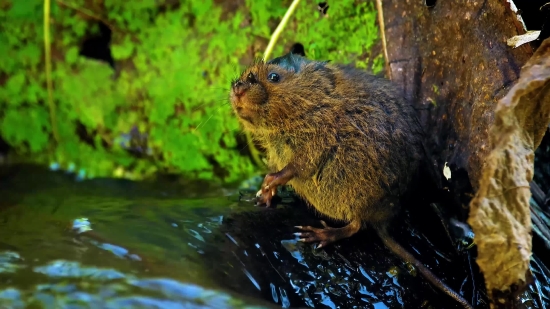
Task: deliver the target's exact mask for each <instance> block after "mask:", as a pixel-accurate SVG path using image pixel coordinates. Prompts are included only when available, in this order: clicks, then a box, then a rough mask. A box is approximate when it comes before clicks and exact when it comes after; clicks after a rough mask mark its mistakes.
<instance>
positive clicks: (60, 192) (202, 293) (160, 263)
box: [0, 167, 550, 309]
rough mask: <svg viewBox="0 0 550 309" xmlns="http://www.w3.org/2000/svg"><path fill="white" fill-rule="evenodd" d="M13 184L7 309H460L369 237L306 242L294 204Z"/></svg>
mask: <svg viewBox="0 0 550 309" xmlns="http://www.w3.org/2000/svg"><path fill="white" fill-rule="evenodd" d="M3 176H4V177H3V178H2V180H0V197H1V199H0V308H281V307H282V308H299V307H301V308H307V307H315V308H377V309H378V308H421V307H425V308H459V307H458V306H456V304H455V303H454V302H453V301H452V300H450V299H448V298H447V296H445V295H444V294H442V293H440V292H439V291H436V290H434V289H433V288H432V287H431V286H430V285H429V284H428V283H426V282H425V280H423V279H422V277H420V276H419V275H416V276H415V271H414V270H413V269H410V267H408V265H406V264H404V263H403V262H402V261H400V260H399V259H398V258H396V257H394V256H393V255H392V254H391V253H390V252H389V251H388V250H387V249H385V248H384V247H383V245H382V244H381V242H380V241H379V240H378V239H376V238H375V237H373V234H372V233H369V232H368V231H362V232H360V233H359V234H358V235H357V236H356V237H353V238H352V239H348V240H343V241H341V242H340V243H339V244H336V245H334V246H331V247H328V248H326V249H325V250H314V248H313V246H312V245H308V244H303V243H300V242H297V241H296V239H295V238H294V236H293V233H294V232H295V231H294V230H293V229H292V227H293V226H295V225H306V224H308V225H319V223H318V221H317V218H315V217H314V216H313V215H312V214H311V213H309V212H307V211H305V210H304V208H303V207H300V206H299V205H286V204H292V203H293V202H295V201H294V200H293V199H292V197H291V196H287V197H286V198H285V200H283V207H278V208H277V209H276V210H265V209H261V208H258V207H254V206H253V205H252V203H251V202H250V201H249V199H247V198H242V197H243V196H241V195H240V194H239V191H238V190H236V189H226V188H221V187H216V186H211V185H208V184H204V183H181V184H174V183H165V182H163V183H161V182H158V183H136V182H130V181H124V180H111V179H96V180H85V181H75V176H74V175H67V174H65V173H63V172H49V171H45V170H41V169H37V168H32V167H18V168H14V169H10V170H9V171H8V172H6V173H4V174H3ZM244 197H250V196H249V195H245V196H244ZM285 205H286V206H285ZM413 221H414V218H412V217H411V218H410V217H407V218H405V219H404V221H403V224H401V225H399V227H398V228H396V230H395V234H396V235H395V236H396V238H397V239H398V241H400V242H401V243H402V244H403V245H405V246H406V248H408V249H409V250H411V252H412V253H413V254H414V255H415V256H417V257H419V258H420V259H421V260H422V261H423V262H424V263H426V264H427V265H428V266H429V267H430V268H431V269H434V272H436V273H437V274H438V276H440V277H441V278H442V279H443V280H444V281H445V282H446V283H447V284H449V285H450V286H452V287H453V288H455V289H457V290H461V292H464V295H465V296H466V297H467V299H469V300H470V301H473V302H476V303H478V304H479V308H486V305H485V304H483V301H484V299H485V298H484V293H483V291H482V290H483V289H482V288H481V285H482V283H481V280H479V278H476V277H475V276H473V278H474V280H472V276H471V273H473V271H472V269H475V263H474V262H472V261H473V260H472V259H471V257H470V258H464V257H465V256H466V257H468V256H469V255H468V254H466V255H460V256H457V255H455V254H453V250H452V247H450V246H449V245H447V246H445V238H444V237H443V238H440V239H439V238H433V237H432V234H433V233H430V234H429V235H430V237H426V236H425V234H424V230H422V229H420V230H419V229H414V228H413V226H414V225H413V224H412V223H411V222H413ZM440 234H441V233H440ZM435 248H437V249H435ZM534 261H535V262H534V263H533V265H534V267H535V268H536V272H535V276H538V277H539V278H543V279H544V278H548V275H549V274H548V272H547V269H546V268H545V266H544V265H543V264H542V263H540V261H537V260H536V258H535V260H534ZM545 272H546V273H545ZM547 282H548V280H546V281H542V280H541V281H539V285H537V286H536V287H534V288H532V289H531V290H530V291H529V293H526V294H525V295H524V296H522V297H523V299H524V304H526V305H525V308H540V307H538V306H537V305H536V303H537V301H538V302H543V303H544V302H546V303H545V304H547V305H548V304H549V302H548V294H549V293H550V292H549V288H548V284H547ZM537 292H538V294H537ZM430 306H431V307H430Z"/></svg>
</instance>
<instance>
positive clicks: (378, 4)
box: [376, 0, 392, 80]
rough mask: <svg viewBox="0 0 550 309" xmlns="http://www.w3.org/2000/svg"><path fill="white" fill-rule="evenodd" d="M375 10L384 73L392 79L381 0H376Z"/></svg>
mask: <svg viewBox="0 0 550 309" xmlns="http://www.w3.org/2000/svg"><path fill="white" fill-rule="evenodd" d="M376 10H377V11H378V25H379V27H380V36H381V39H382V49H383V50H384V58H385V59H386V61H385V67H386V75H387V77H388V79H389V80H391V79H392V76H391V69H390V58H389V57H388V47H387V45H386V26H385V25H384V11H383V10H382V0H376Z"/></svg>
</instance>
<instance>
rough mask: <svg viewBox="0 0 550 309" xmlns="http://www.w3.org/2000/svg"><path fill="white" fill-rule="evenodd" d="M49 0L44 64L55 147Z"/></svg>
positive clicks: (46, 10) (47, 0)
mask: <svg viewBox="0 0 550 309" xmlns="http://www.w3.org/2000/svg"><path fill="white" fill-rule="evenodd" d="M50 5H51V3H50V0H44V54H45V58H46V59H45V62H46V87H47V88H48V106H49V108H50V122H51V125H52V133H53V137H54V140H55V143H56V145H58V144H59V135H58V133H57V120H56V116H55V105H54V102H53V83H52V46H51V43H50Z"/></svg>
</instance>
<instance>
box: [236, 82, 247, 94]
mask: <svg viewBox="0 0 550 309" xmlns="http://www.w3.org/2000/svg"><path fill="white" fill-rule="evenodd" d="M246 90H248V84H246V83H244V82H242V81H240V80H239V81H236V82H235V83H234V84H233V93H234V94H235V96H237V97H241V96H242V95H243V94H244V93H245V92H246Z"/></svg>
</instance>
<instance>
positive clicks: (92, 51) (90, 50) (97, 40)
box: [79, 22, 116, 70]
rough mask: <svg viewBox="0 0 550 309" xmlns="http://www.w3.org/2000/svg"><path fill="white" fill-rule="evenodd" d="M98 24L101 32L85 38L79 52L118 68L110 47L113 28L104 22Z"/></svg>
mask: <svg viewBox="0 0 550 309" xmlns="http://www.w3.org/2000/svg"><path fill="white" fill-rule="evenodd" d="M97 25H98V27H99V33H98V34H94V35H90V36H89V37H87V38H86V39H84V41H83V42H82V47H81V48H80V52H79V54H80V55H81V56H84V57H88V58H91V59H96V60H101V61H105V62H106V63H108V64H109V65H110V66H111V68H113V70H116V67H115V60H114V59H113V55H112V54H111V47H110V43H111V36H112V30H111V29H110V28H109V27H108V26H107V25H105V24H104V23H102V22H98V23H97Z"/></svg>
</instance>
